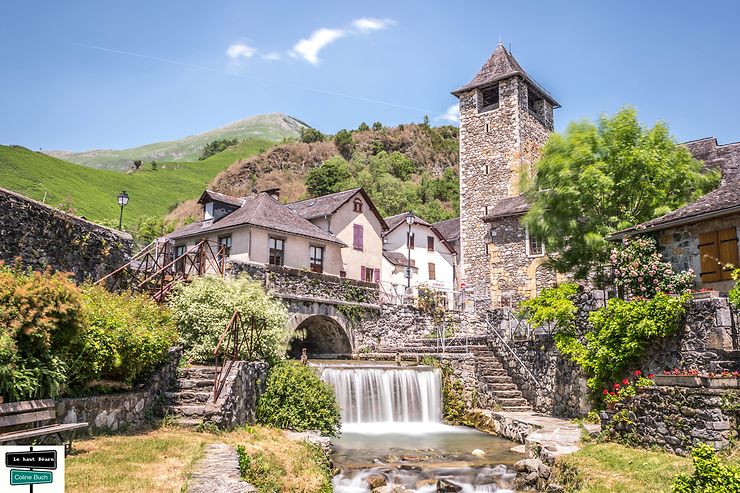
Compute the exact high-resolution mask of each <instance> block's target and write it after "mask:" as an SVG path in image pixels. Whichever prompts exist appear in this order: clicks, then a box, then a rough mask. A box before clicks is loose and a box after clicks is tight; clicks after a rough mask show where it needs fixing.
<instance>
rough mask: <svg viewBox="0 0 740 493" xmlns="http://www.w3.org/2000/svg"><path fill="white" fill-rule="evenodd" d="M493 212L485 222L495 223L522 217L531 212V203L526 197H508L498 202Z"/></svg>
mask: <svg viewBox="0 0 740 493" xmlns="http://www.w3.org/2000/svg"><path fill="white" fill-rule="evenodd" d="M493 209H494V210H493V212H491V213H490V214H488V215H487V216H485V217H484V218H483V220H484V221H493V220H495V219H501V218H503V217H511V216H521V215H523V214H526V213H527V211H528V210H529V202H527V199H526V198H525V197H524V195H517V196H515V197H506V198H504V199H501V200H499V201H498V202H496V205H494V206H493Z"/></svg>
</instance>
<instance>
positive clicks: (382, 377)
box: [320, 365, 442, 425]
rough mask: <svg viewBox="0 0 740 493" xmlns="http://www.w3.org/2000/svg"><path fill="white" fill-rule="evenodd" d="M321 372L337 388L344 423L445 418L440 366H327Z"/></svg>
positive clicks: (439, 419) (407, 421)
mask: <svg viewBox="0 0 740 493" xmlns="http://www.w3.org/2000/svg"><path fill="white" fill-rule="evenodd" d="M320 375H321V378H322V379H323V380H324V381H325V382H328V383H330V384H331V385H332V386H333V387H334V390H335V392H336V395H337V401H338V402H339V407H340V408H341V411H342V422H343V423H344V424H358V425H360V424H370V423H440V422H441V421H442V397H441V379H440V372H439V370H438V369H435V368H430V367H405V368H399V367H391V366H389V367H387V368H385V367H377V366H375V367H363V366H359V365H355V366H351V365H323V366H320Z"/></svg>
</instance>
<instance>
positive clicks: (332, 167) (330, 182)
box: [306, 156, 350, 197]
mask: <svg viewBox="0 0 740 493" xmlns="http://www.w3.org/2000/svg"><path fill="white" fill-rule="evenodd" d="M349 178H350V173H349V166H348V164H347V161H345V160H344V159H342V158H341V157H339V156H335V157H333V158H329V159H327V160H326V161H324V162H323V163H322V164H321V166H319V167H316V168H312V169H311V170H310V171H309V172H308V174H307V175H306V188H307V189H308V192H309V193H310V194H311V195H313V196H314V197H320V196H321V195H326V194H329V193H335V192H339V191H341V190H342V188H343V187H342V184H343V183H344V182H346V181H347V180H348V179H349Z"/></svg>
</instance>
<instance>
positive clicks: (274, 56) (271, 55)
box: [260, 51, 282, 61]
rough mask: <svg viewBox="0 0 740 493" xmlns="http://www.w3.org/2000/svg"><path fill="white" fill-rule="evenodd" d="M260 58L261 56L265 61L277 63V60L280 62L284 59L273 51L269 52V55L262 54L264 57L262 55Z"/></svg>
mask: <svg viewBox="0 0 740 493" xmlns="http://www.w3.org/2000/svg"><path fill="white" fill-rule="evenodd" d="M260 56H261V57H262V58H263V59H265V60H270V61H275V60H280V59H282V57H281V56H280V53H277V52H275V51H271V52H269V53H263V54H262V55H260Z"/></svg>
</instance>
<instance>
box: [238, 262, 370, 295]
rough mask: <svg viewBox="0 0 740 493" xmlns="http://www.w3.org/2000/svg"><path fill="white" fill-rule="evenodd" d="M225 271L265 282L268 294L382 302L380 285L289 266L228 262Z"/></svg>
mask: <svg viewBox="0 0 740 493" xmlns="http://www.w3.org/2000/svg"><path fill="white" fill-rule="evenodd" d="M226 268H227V271H228V272H229V273H230V274H231V275H234V276H236V275H239V274H241V273H246V274H248V275H249V276H250V277H252V278H253V279H257V280H259V281H260V282H262V284H263V285H265V287H266V288H267V289H268V290H269V291H273V292H275V293H279V294H287V295H293V296H303V297H308V298H318V299H326V300H336V301H346V302H354V303H368V304H378V303H380V291H379V289H378V285H377V284H375V283H371V282H364V281H358V280H355V279H346V278H341V277H337V276H331V275H328V274H319V273H316V272H310V271H306V270H301V269H293V268H290V267H280V266H275V265H262V264H249V263H244V262H229V263H228V265H227V267H226Z"/></svg>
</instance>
